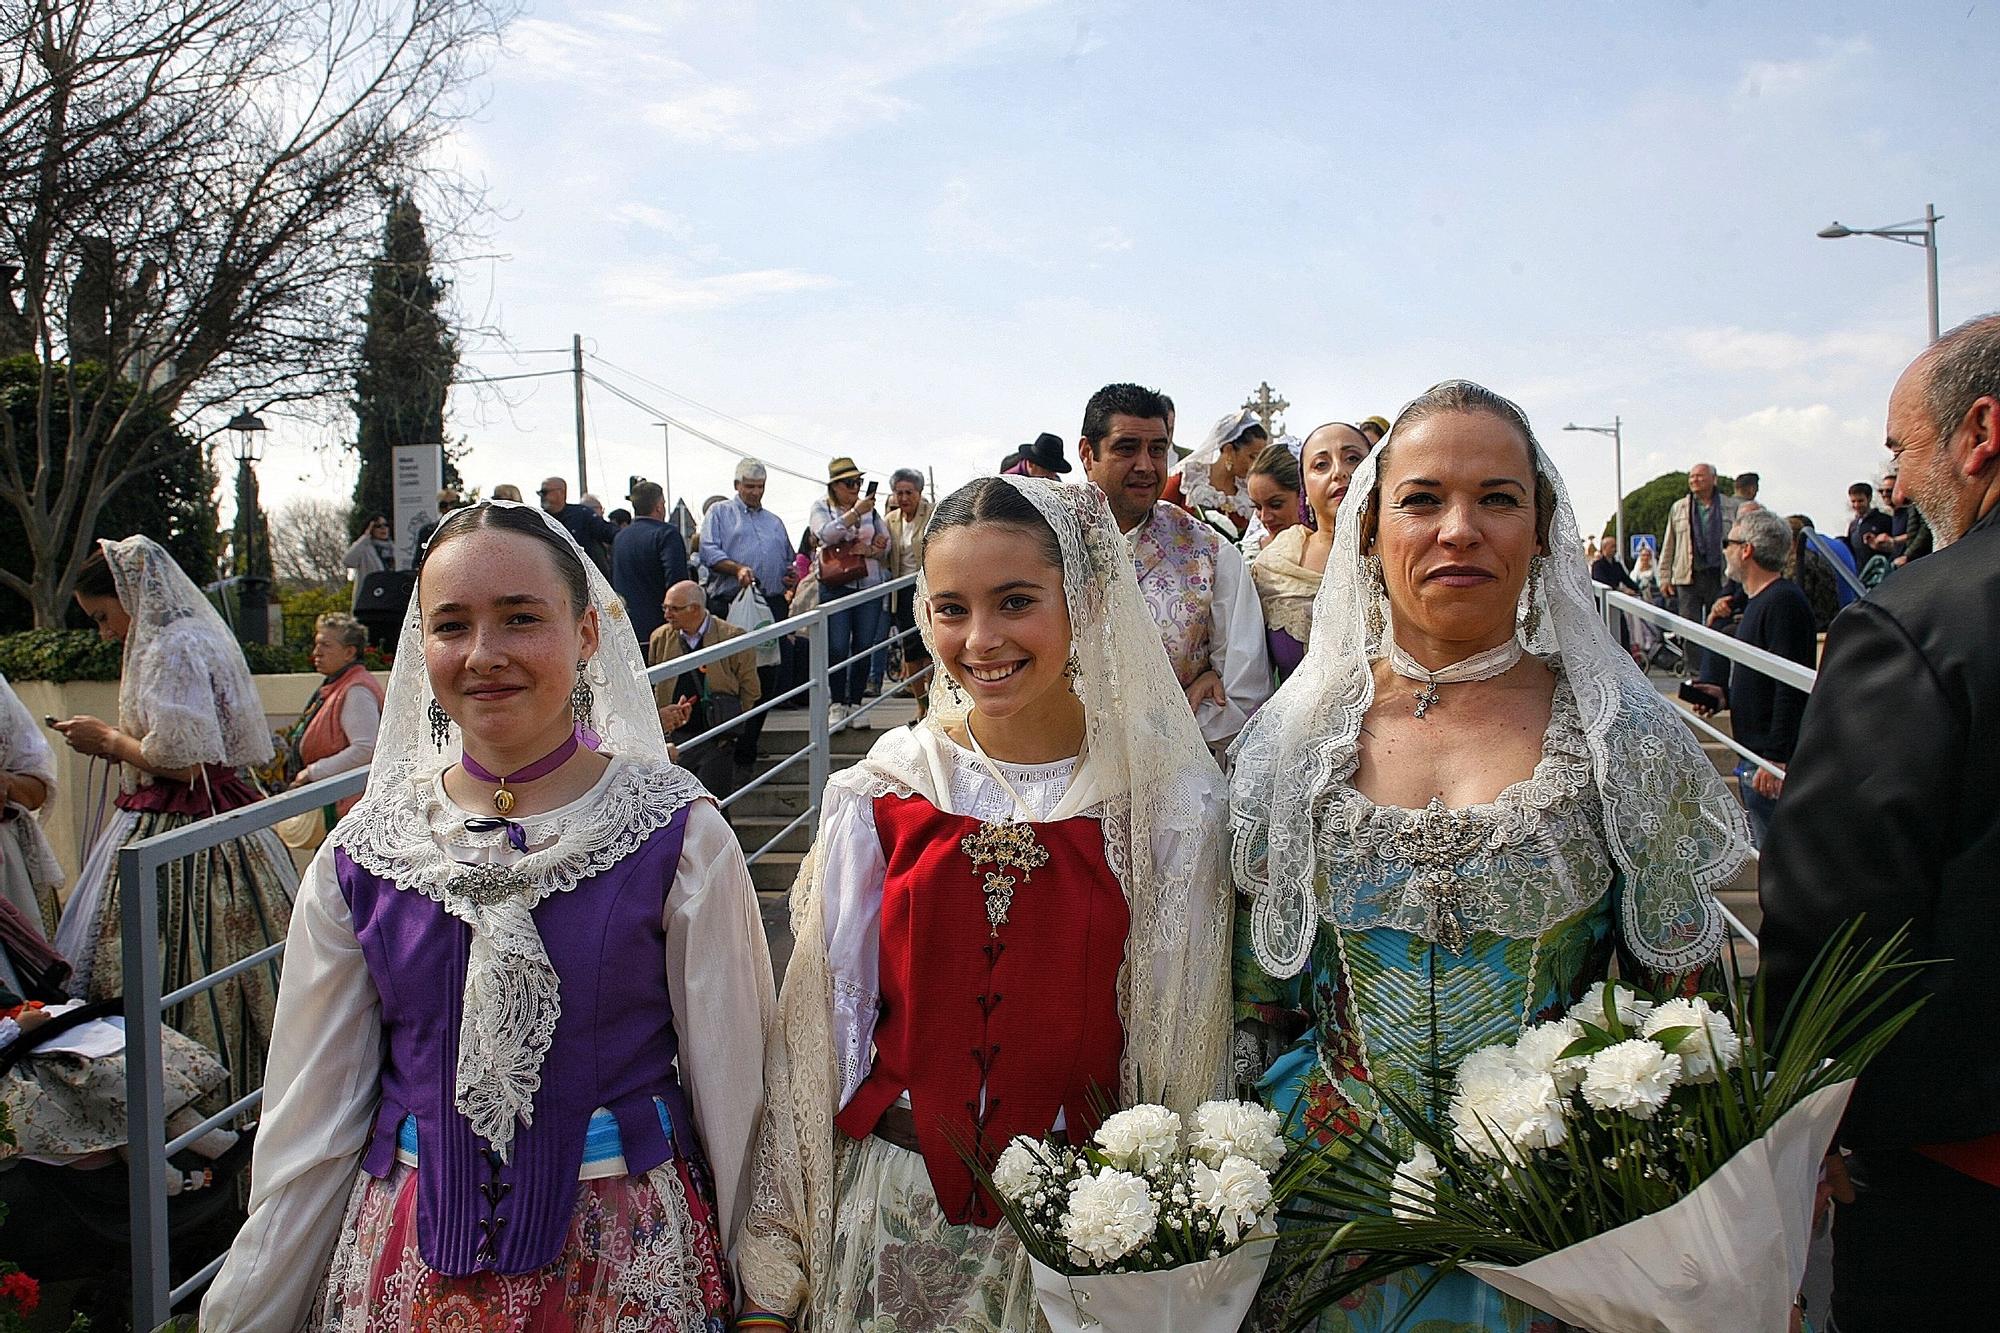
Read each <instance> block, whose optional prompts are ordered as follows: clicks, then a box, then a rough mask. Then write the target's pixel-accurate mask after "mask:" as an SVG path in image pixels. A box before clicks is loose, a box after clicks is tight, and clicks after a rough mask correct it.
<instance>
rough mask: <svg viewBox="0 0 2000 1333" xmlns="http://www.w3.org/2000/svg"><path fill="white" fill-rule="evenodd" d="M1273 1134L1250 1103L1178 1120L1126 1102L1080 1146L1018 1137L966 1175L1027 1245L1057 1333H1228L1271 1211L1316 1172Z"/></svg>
mask: <svg viewBox="0 0 2000 1333" xmlns="http://www.w3.org/2000/svg"><path fill="white" fill-rule="evenodd" d="M1283 1128H1284V1126H1283V1123H1282V1122H1281V1121H1280V1120H1279V1118H1278V1116H1277V1115H1276V1114H1275V1113H1273V1112H1271V1111H1268V1110H1266V1109H1265V1108H1264V1107H1261V1106H1257V1105H1255V1104H1253V1103H1249V1102H1238V1101H1214V1102H1204V1103H1203V1104H1202V1105H1201V1106H1200V1107H1198V1108H1196V1110H1195V1112H1194V1113H1193V1115H1191V1116H1190V1117H1189V1118H1188V1120H1187V1122H1186V1123H1183V1122H1182V1120H1181V1117H1179V1116H1178V1115H1176V1114H1174V1113H1173V1112H1172V1111H1169V1110H1168V1109H1167V1108H1166V1107H1164V1106H1154V1105H1143V1106H1134V1107H1132V1108H1130V1109H1128V1110H1124V1111H1119V1112H1117V1113H1115V1114H1113V1115H1110V1116H1108V1117H1106V1118H1105V1120H1104V1122H1103V1123H1102V1124H1101V1125H1099V1126H1098V1128H1097V1132H1096V1133H1095V1134H1094V1135H1092V1136H1091V1138H1090V1141H1089V1142H1088V1143H1085V1144H1083V1145H1081V1146H1080V1147H1072V1146H1070V1145H1068V1144H1066V1143H1061V1142H1056V1141H1045V1140H1039V1139H1030V1138H1026V1137H1021V1138H1016V1139H1015V1140H1014V1141H1013V1142H1012V1143H1010V1144H1008V1145H1007V1147H1006V1149H1005V1150H1003V1151H1002V1152H1001V1154H1000V1157H999V1159H998V1160H997V1161H995V1162H994V1163H993V1165H992V1168H991V1170H990V1171H989V1170H985V1169H983V1168H982V1167H981V1165H980V1164H979V1163H978V1162H977V1161H976V1160H971V1165H972V1169H973V1172H974V1174H975V1176H977V1177H978V1178H979V1179H980V1181H981V1183H982V1184H984V1185H986V1186H987V1187H988V1188H989V1189H990V1190H992V1192H993V1195H994V1197H995V1198H996V1199H997V1200H998V1201H999V1203H1000V1207H1001V1209H1002V1211H1003V1212H1004V1213H1005V1214H1006V1217H1007V1222H1008V1225H1009V1226H1011V1227H1012V1228H1013V1229H1014V1233H1015V1234H1016V1235H1017V1236H1019V1237H1020V1239H1021V1244H1022V1245H1023V1246H1025V1247H1026V1249H1027V1251H1028V1256H1029V1258H1030V1260H1031V1261H1032V1262H1033V1265H1034V1277H1035V1295H1036V1297H1037V1299H1038V1300H1039V1302H1040V1304H1041V1308H1042V1314H1043V1315H1044V1316H1045V1317H1046V1318H1047V1319H1048V1321H1049V1325H1050V1327H1051V1328H1053V1329H1055V1330H1056V1333H1082V1330H1086V1329H1102V1330H1106V1331H1107V1333H1126V1331H1127V1330H1129V1331H1130V1333H1141V1330H1143V1331H1144V1333H1157V1330H1159V1329H1165V1328H1171V1329H1175V1330H1177V1333H1211V1331H1212V1333H1235V1330H1236V1328H1237V1326H1238V1325H1239V1324H1241V1323H1242V1321H1243V1316H1244V1314H1245V1313H1246V1312H1247V1311H1248V1310H1249V1308H1250V1303H1251V1301H1252V1300H1253V1299H1255V1297H1256V1295H1257V1287H1258V1284H1259V1283H1260V1282H1261V1281H1262V1280H1263V1276H1264V1269H1265V1266H1266V1265H1267V1264H1269V1263H1270V1259H1271V1251H1272V1249H1273V1245H1274V1240H1273V1238H1274V1237H1275V1236H1276V1234H1277V1215H1278V1209H1279V1207H1280V1205H1282V1204H1283V1203H1284V1202H1285V1201H1286V1200H1287V1199H1289V1198H1290V1197H1292V1195H1293V1194H1295V1193H1296V1192H1297V1190H1298V1189H1299V1188H1300V1186H1301V1185H1303V1184H1304V1182H1305V1181H1306V1180H1308V1179H1310V1178H1311V1176H1312V1175H1313V1174H1314V1172H1315V1171H1316V1170H1318V1169H1319V1162H1318V1159H1317V1158H1316V1157H1314V1156H1313V1155H1312V1154H1310V1153H1308V1152H1305V1151H1303V1150H1300V1149H1296V1148H1293V1147H1291V1146H1290V1145H1289V1144H1288V1143H1287V1141H1286V1139H1285V1137H1284V1135H1283V1132H1282V1131H1283ZM969 1160H970V1159H969Z"/></svg>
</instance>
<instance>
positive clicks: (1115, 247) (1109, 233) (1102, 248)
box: [1090, 227, 1132, 255]
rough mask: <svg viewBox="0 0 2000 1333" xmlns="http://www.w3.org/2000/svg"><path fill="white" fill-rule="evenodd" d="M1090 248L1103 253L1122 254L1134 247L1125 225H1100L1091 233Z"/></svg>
mask: <svg viewBox="0 0 2000 1333" xmlns="http://www.w3.org/2000/svg"><path fill="white" fill-rule="evenodd" d="M1090 248H1091V249H1093V250H1096V251H1098V252H1099V253H1101V254H1108V255H1121V254H1124V253H1125V252H1126V251H1127V250H1130V249H1131V248H1132V238H1131V236H1130V235H1128V234H1127V233H1126V231H1125V229H1124V228H1123V227H1099V228H1097V229H1096V230H1095V231H1093V232H1091V233H1090Z"/></svg>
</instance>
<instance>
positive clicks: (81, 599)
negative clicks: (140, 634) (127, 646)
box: [76, 593, 132, 643]
mask: <svg viewBox="0 0 2000 1333" xmlns="http://www.w3.org/2000/svg"><path fill="white" fill-rule="evenodd" d="M76 604H77V605H78V606H80V607H82V608H83V613H84V614H85V615H87V616H89V617H90V623H91V624H93V625H95V626H97V637H98V638H100V639H102V640H104V641H105V642H106V643H123V642H125V635H126V633H127V632H128V631H130V630H131V628H132V617H131V616H129V615H126V614H125V604H124V603H123V602H121V601H119V600H118V599H117V598H116V597H90V596H86V595H84V594H83V593H78V594H77V595H76Z"/></svg>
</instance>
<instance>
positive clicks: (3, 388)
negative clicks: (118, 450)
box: [0, 356, 221, 632]
mask: <svg viewBox="0 0 2000 1333" xmlns="http://www.w3.org/2000/svg"><path fill="white" fill-rule="evenodd" d="M41 374H42V368H41V366H40V365H39V364H38V363H37V362H36V361H35V359H34V358H33V357H30V356H16V357H10V358H8V359H7V360H5V361H0V401H3V402H4V403H5V404H6V409H5V415H6V417H7V418H8V420H9V423H10V424H11V426H12V428H13V438H14V441H15V447H16V450H17V451H18V452H19V454H20V455H24V456H17V457H16V458H15V460H14V466H15V467H17V468H20V469H24V470H25V469H27V468H30V467H32V466H34V458H33V452H32V451H33V443H32V441H33V440H34V419H33V413H34V411H35V406H36V404H35V386H36V385H37V384H38V383H39V382H40V380H41ZM57 383H58V384H59V385H67V384H70V383H74V384H76V385H77V387H78V390H79V391H80V393H81V394H82V396H83V399H82V401H81V402H80V403H79V404H78V406H77V409H76V410H77V413H78V414H79V415H82V416H88V415H89V414H90V413H91V412H92V411H94V410H95V404H94V402H93V401H92V399H93V398H94V396H95V395H96V394H98V393H99V392H108V393H111V394H113V395H114V396H116V397H117V398H118V399H119V400H120V401H119V403H118V405H117V408H116V410H118V411H121V412H122V411H126V410H128V409H129V410H131V411H132V412H133V420H134V426H133V428H132V430H131V432H130V438H131V439H132V440H133V441H134V444H133V446H132V447H133V449H134V452H135V455H136V457H135V459H134V462H136V463H138V464H139V465H140V466H141V469H142V475H140V476H138V477H136V478H134V479H133V480H131V481H128V482H126V483H125V484H124V485H122V486H119V487H116V488H113V489H111V490H109V491H107V492H106V493H105V496H104V504H103V506H102V508H100V509H99V511H98V515H97V535H98V536H100V537H129V536H132V535H133V534H134V533H144V534H145V535H146V536H148V537H151V538H152V539H153V540H154V541H156V542H158V543H159V544H160V545H162V546H164V547H166V548H167V550H168V551H169V552H170V553H171V554H172V555H173V557H174V559H175V560H176V561H178V562H179V563H180V566H181V568H182V569H184V570H186V571H187V574H188V577H189V578H191V579H193V580H194V581H195V582H196V583H197V584H201V583H207V582H208V581H209V580H210V579H213V578H214V577H215V569H216V556H217V554H218V551H219V547H220V544H221V542H220V536H219V534H218V533H217V531H216V527H217V523H218V516H217V506H216V502H215V489H216V481H217V476H216V471H215V467H214V464H213V462H212V460H211V459H210V457H209V450H208V449H206V448H204V447H202V446H201V445H200V444H198V443H196V442H194V441H192V440H189V439H188V438H187V437H186V436H185V435H182V434H181V433H180V432H179V431H177V430H176V429H175V428H174V423H173V420H172V418H171V417H169V416H168V415H167V414H166V413H165V412H164V411H162V410H160V408H159V406H158V405H157V404H151V405H148V404H145V403H143V402H142V403H141V404H140V405H139V406H138V407H137V408H130V405H129V403H128V402H127V401H125V400H129V399H131V398H133V397H135V396H140V395H139V394H138V390H137V389H135V388H134V387H133V386H132V385H131V384H128V383H125V382H124V381H121V380H111V381H110V382H109V383H108V385H107V384H106V382H105V377H104V376H103V375H102V374H101V373H100V372H96V371H85V372H81V373H78V374H76V375H71V374H70V373H69V371H68V369H67V368H64V369H63V371H62V372H61V373H60V374H59V375H58V376H57ZM54 409H55V411H56V412H57V413H58V414H59V415H62V416H67V415H69V412H70V403H69V399H68V396H67V395H66V394H58V396H57V398H56V401H55V403H54ZM0 467H4V464H0ZM57 480H58V483H60V478H58V479H57ZM0 572H4V573H6V574H11V575H12V576H13V580H10V581H7V587H4V588H0V632H6V631H11V630H17V629H26V628H27V627H28V626H30V625H32V624H34V623H35V612H34V607H33V606H32V605H31V604H30V603H29V601H28V599H27V598H25V597H21V596H18V595H16V594H15V593H14V592H12V591H11V590H10V589H11V587H12V585H13V581H26V580H29V579H32V578H33V577H34V566H33V564H32V563H31V561H30V559H29V555H28V543H27V540H26V538H25V535H24V534H23V533H22V531H21V520H20V517H19V515H17V514H16V513H15V512H14V511H13V510H12V509H10V508H7V507H6V506H4V505H0ZM47 623H60V621H50V622H47ZM78 623H80V622H78Z"/></svg>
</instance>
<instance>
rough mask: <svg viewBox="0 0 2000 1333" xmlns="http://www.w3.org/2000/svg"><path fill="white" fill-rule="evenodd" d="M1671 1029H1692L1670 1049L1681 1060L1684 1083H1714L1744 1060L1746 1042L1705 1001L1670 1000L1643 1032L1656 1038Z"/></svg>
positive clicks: (1650, 1018) (1659, 1009)
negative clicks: (1744, 1043) (1724, 1072)
mask: <svg viewBox="0 0 2000 1333" xmlns="http://www.w3.org/2000/svg"><path fill="white" fill-rule="evenodd" d="M1668 1028H1693V1029H1694V1031H1693V1032H1688V1033H1684V1034H1682V1036H1681V1039H1680V1040H1679V1041H1678V1042H1676V1043H1675V1044H1674V1045H1672V1046H1670V1047H1668V1049H1669V1050H1671V1051H1672V1052H1673V1053H1674V1054H1675V1055H1678V1056H1679V1057H1680V1058H1681V1081H1682V1082H1683V1083H1713V1082H1715V1081H1716V1080H1717V1079H1719V1078H1721V1077H1722V1072H1723V1071H1724V1070H1726V1069H1734V1068H1736V1062H1737V1061H1738V1060H1741V1059H1742V1058H1743V1039H1742V1038H1741V1037H1739V1036H1737V1035H1736V1029H1735V1028H1733V1027H1731V1026H1730V1024H1729V1016H1728V1015H1727V1014H1723V1013H1718V1012H1716V1010H1715V1009H1714V1008H1713V1007H1712V1006H1711V1005H1710V1004H1709V1003H1708V1001H1706V1000H1702V999H1693V1000H1668V1001H1666V1002H1665V1003H1663V1004H1661V1005H1660V1006H1659V1007H1658V1008H1656V1009H1654V1010H1653V1012H1652V1013H1651V1014H1650V1015H1648V1016H1647V1018H1646V1025H1645V1026H1644V1027H1643V1028H1641V1029H1640V1032H1641V1033H1643V1034H1644V1035H1645V1036H1648V1037H1656V1036H1658V1035H1659V1034H1660V1033H1662V1032H1665V1031H1666V1030H1667V1029H1668Z"/></svg>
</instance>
